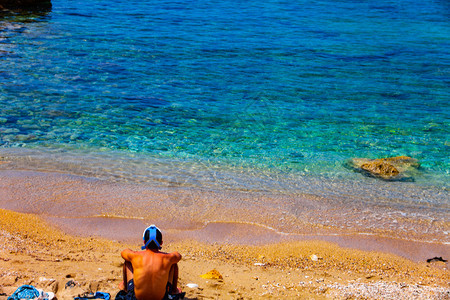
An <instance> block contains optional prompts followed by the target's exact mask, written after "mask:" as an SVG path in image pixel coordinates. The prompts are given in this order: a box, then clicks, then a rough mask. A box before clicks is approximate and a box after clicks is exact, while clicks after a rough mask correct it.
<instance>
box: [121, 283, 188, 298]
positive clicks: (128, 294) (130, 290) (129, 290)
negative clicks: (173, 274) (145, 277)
mask: <svg viewBox="0 0 450 300" xmlns="http://www.w3.org/2000/svg"><path fill="white" fill-rule="evenodd" d="M171 290H172V284H171V283H170V282H168V283H167V286H166V293H165V294H164V297H163V298H162V300H178V299H183V298H184V295H185V294H186V293H180V294H175V295H171V294H169V292H170V291H171ZM115 300H137V299H136V295H135V294H134V281H133V279H131V280H130V281H128V283H127V291H126V292H125V291H124V290H121V291H119V292H118V293H117V295H116V298H115Z"/></svg>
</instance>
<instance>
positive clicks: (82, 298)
mask: <svg viewBox="0 0 450 300" xmlns="http://www.w3.org/2000/svg"><path fill="white" fill-rule="evenodd" d="M74 299H75V300H88V299H105V300H110V299H111V295H109V294H108V293H103V292H95V294H94V293H86V294H84V295H82V296H78V297H75V298H74Z"/></svg>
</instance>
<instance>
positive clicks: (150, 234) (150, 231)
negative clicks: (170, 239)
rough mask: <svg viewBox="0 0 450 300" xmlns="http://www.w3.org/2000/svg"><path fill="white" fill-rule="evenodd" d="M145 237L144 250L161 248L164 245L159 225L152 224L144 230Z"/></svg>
mask: <svg viewBox="0 0 450 300" xmlns="http://www.w3.org/2000/svg"><path fill="white" fill-rule="evenodd" d="M142 238H143V239H144V244H145V245H144V246H142V250H144V249H150V250H160V249H161V245H162V234H161V231H160V230H159V228H158V227H156V226H155V225H150V226H149V227H147V228H146V229H145V231H144V234H143V235H142Z"/></svg>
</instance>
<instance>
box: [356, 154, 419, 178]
mask: <svg viewBox="0 0 450 300" xmlns="http://www.w3.org/2000/svg"><path fill="white" fill-rule="evenodd" d="M348 165H349V167H351V168H352V169H353V170H355V171H357V172H361V173H364V174H366V175H369V176H372V177H377V178H381V179H384V180H412V179H413V177H412V175H413V174H414V173H415V171H416V170H417V169H418V168H419V162H418V161H417V159H414V158H411V157H409V156H396V157H388V158H378V159H369V158H353V159H352V160H350V162H349V163H348Z"/></svg>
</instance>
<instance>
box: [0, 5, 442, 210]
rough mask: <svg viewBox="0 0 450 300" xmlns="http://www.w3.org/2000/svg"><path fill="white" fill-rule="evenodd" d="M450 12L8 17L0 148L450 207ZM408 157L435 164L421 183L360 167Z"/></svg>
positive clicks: (215, 11) (188, 178)
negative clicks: (356, 167)
mask: <svg viewBox="0 0 450 300" xmlns="http://www.w3.org/2000/svg"><path fill="white" fill-rule="evenodd" d="M449 10H450V8H449V5H448V3H447V2H446V1H426V2H418V1H412V0H411V1H409V0H401V1H395V2H394V1H369V2H368V3H354V1H318V2H317V1H314V2H311V1H300V2H297V3H295V4H294V3H290V2H279V1H264V2H263V1H246V2H245V3H240V2H235V1H200V2H198V1H197V2H189V1H181V2H176V1H162V2H161V1H158V2H152V1H150V2H149V1H147V2H141V1H123V0H116V1H108V2H107V3H106V2H104V1H88V2H86V1H53V9H52V11H50V12H48V13H46V14H41V15H29V16H11V15H7V16H6V15H5V16H4V17H3V18H2V19H1V21H0V82H1V84H0V147H1V149H0V154H2V155H3V156H7V158H8V160H12V161H15V167H18V168H31V169H37V170H56V171H64V172H69V173H77V174H83V175H90V176H96V177H101V178H106V179H116V180H129V181H135V182H140V183H148V184H156V185H158V184H161V183H162V184H163V185H165V186H177V185H187V186H195V187H197V186H201V187H208V188H214V189H224V188H225V189H239V190H256V191H272V192H283V193H284V192H287V193H309V194H316V195H321V196H332V195H333V196H340V197H343V196H347V197H350V196H348V195H349V194H352V196H351V197H350V198H352V199H353V198H354V199H356V201H370V202H374V203H383V202H389V201H392V202H397V201H399V202H405V203H415V204H419V205H420V204H421V203H427V205H430V204H432V205H434V206H436V207H441V208H443V209H447V210H448V182H449V181H448V179H449V170H450V165H449V157H450V155H449V152H450V151H449V147H450V144H449V119H450V118H449V117H450V102H449V99H450V88H449V86H450V51H449V49H450V35H449V32H450V22H449V21H448V20H449ZM397 155H408V156H412V157H414V158H417V159H418V160H419V161H420V162H421V166H422V168H421V172H420V174H418V175H417V176H416V178H415V182H413V183H404V182H393V183H385V182H378V181H376V180H374V179H372V178H365V177H363V176H362V175H361V174H358V173H354V172H352V171H351V170H348V169H346V168H345V167H344V166H343V165H344V163H345V161H346V160H348V159H350V158H352V157H370V158H377V157H386V156H397ZM374 190H375V191H378V192H373V191H374ZM380 191H382V192H380Z"/></svg>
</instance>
